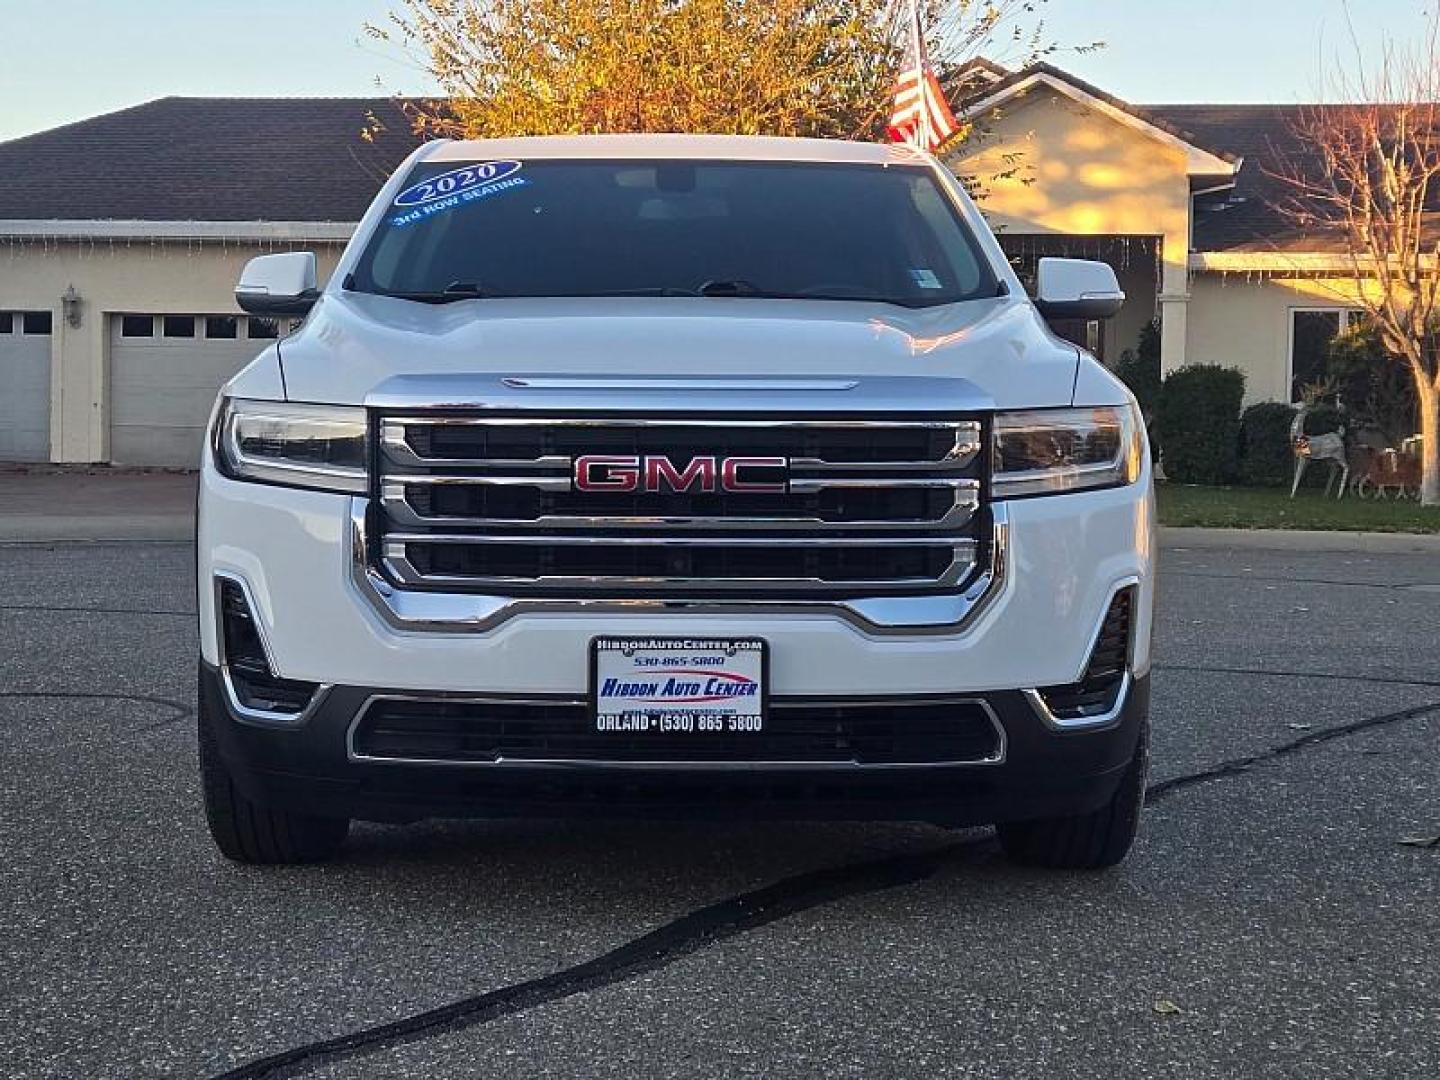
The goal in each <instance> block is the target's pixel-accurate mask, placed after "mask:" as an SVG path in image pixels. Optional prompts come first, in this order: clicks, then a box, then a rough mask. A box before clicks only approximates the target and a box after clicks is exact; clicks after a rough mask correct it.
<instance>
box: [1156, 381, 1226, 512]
mask: <svg viewBox="0 0 1440 1080" xmlns="http://www.w3.org/2000/svg"><path fill="white" fill-rule="evenodd" d="M1244 397H1245V373H1244V372H1242V371H1241V370H1240V369H1239V368H1224V367H1220V366H1218V365H1215V364H1191V365H1188V366H1186V367H1183V368H1180V369H1179V370H1177V371H1173V372H1171V373H1170V377H1169V378H1168V379H1166V380H1165V384H1164V387H1163V388H1162V391H1161V394H1160V401H1159V405H1158V407H1157V408H1156V411H1155V433H1156V436H1157V438H1158V439H1159V441H1160V445H1161V447H1162V448H1163V450H1164V454H1165V475H1166V476H1168V477H1169V478H1170V479H1171V480H1177V481H1179V482H1180V483H1182V484H1223V483H1226V482H1227V481H1229V480H1231V479H1233V478H1234V476H1235V465H1236V450H1237V448H1238V446H1239V442H1240V402H1241V401H1242V400H1244Z"/></svg>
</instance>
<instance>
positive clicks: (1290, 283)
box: [1187, 272, 1358, 405]
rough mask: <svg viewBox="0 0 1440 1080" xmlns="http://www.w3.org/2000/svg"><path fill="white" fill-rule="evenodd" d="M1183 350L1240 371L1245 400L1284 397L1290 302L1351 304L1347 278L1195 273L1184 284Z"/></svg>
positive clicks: (1197, 359)
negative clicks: (1186, 320) (1186, 285)
mask: <svg viewBox="0 0 1440 1080" xmlns="http://www.w3.org/2000/svg"><path fill="white" fill-rule="evenodd" d="M1190 292H1191V301H1190V317H1189V342H1188V346H1187V355H1188V357H1189V361H1190V362H1191V363H1195V364H1220V365H1222V366H1224V367H1238V368H1239V369H1240V370H1241V371H1243V372H1245V403H1246V404H1247V405H1248V404H1251V403H1253V402H1256V401H1288V400H1289V398H1290V321H1291V311H1292V310H1294V309H1295V308H1337V309H1340V308H1348V307H1354V306H1355V305H1354V303H1353V297H1355V296H1356V295H1358V292H1357V283H1356V282H1355V280H1354V279H1353V278H1352V279H1344V278H1322V279H1314V278H1308V279H1296V278H1275V277H1262V276H1261V275H1258V274H1256V275H1247V274H1241V273H1231V274H1218V273H1213V272H1212V273H1200V274H1197V275H1196V276H1195V279H1194V281H1193V282H1192V283H1191V286H1190Z"/></svg>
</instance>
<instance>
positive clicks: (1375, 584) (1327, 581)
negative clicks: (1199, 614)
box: [1162, 570, 1433, 592]
mask: <svg viewBox="0 0 1440 1080" xmlns="http://www.w3.org/2000/svg"><path fill="white" fill-rule="evenodd" d="M1162 575H1163V576H1164V577H1193V578H1210V579H1214V580H1217V581H1274V582H1277V583H1280V584H1284V585H1344V586H1349V587H1353V588H1356V589H1390V590H1396V591H1399V592H1405V591H1407V590H1411V589H1414V588H1415V587H1416V586H1417V585H1430V584H1433V582H1429V581H1409V582H1398V583H1397V582H1388V581H1339V580H1336V579H1334V578H1305V577H1274V576H1272V575H1270V574H1220V573H1211V572H1209V571H1206V570H1165V571H1163V572H1162Z"/></svg>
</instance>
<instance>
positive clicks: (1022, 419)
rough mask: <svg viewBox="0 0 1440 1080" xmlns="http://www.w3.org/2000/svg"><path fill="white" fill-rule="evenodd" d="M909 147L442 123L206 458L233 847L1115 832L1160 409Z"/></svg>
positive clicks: (1135, 721) (237, 854) (290, 290)
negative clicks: (357, 830)
mask: <svg viewBox="0 0 1440 1080" xmlns="http://www.w3.org/2000/svg"><path fill="white" fill-rule="evenodd" d="M1036 278H1037V281H1036V286H1035V291H1036V299H1035V300H1034V301H1032V300H1031V299H1030V298H1029V297H1027V295H1026V293H1025V291H1024V289H1023V288H1022V285H1021V283H1020V281H1019V280H1018V279H1017V277H1016V275H1015V273H1014V272H1013V271H1012V269H1011V267H1010V266H1009V264H1008V263H1007V261H1006V259H1005V256H1004V255H1003V253H1002V252H1001V249H1000V247H999V245H998V244H997V243H996V241H995V238H994V237H993V236H992V235H991V233H990V230H989V229H988V228H987V227H986V225H985V222H984V220H983V219H982V217H981V215H980V214H979V213H978V212H977V210H976V208H975V206H974V205H973V204H972V203H971V202H970V200H969V199H968V198H967V197H966V195H965V193H964V191H963V190H962V188H961V187H960V185H959V184H958V183H957V182H956V180H955V178H954V177H953V176H951V175H950V174H949V172H948V171H947V170H946V169H945V168H944V167H943V166H942V165H940V164H939V163H938V162H937V161H936V160H935V159H933V158H931V157H928V156H926V155H923V154H918V153H916V152H914V151H911V150H908V149H903V148H897V147H893V146H879V145H868V144H857V143H839V142H822V141H812V140H801V139H761V138H729V137H701V136H678V135H649V136H596V137H582V138H537V139H514V140H499V141H489V142H436V143H431V144H429V145H427V146H424V147H422V148H421V149H419V150H417V151H416V152H415V153H414V155H412V156H411V158H410V159H409V160H408V161H406V162H405V163H404V165H403V166H402V167H401V168H400V169H399V170H398V171H397V172H396V173H395V175H394V176H393V177H392V178H391V179H390V181H389V182H388V183H387V184H386V185H385V186H384V188H383V189H382V190H381V192H380V194H379V196H378V197H377V198H376V200H375V202H374V205H373V206H372V207H371V208H370V210H369V211H368V212H367V213H366V215H365V219H364V220H363V221H362V222H361V223H360V226H359V228H358V230H357V231H356V233H355V236H354V239H353V240H352V241H351V242H350V244H349V246H348V247H347V248H346V249H345V252H344V254H343V255H342V256H341V258H340V262H339V265H338V267H337V269H336V271H335V273H334V274H333V276H332V277H331V279H330V281H329V283H328V284H327V285H326V286H325V287H324V288H323V289H320V288H318V287H317V280H316V270H315V260H314V257H313V256H311V255H308V254H298V253H295V254H283V255H269V256H264V257H262V258H258V259H256V260H254V261H253V262H252V263H251V264H250V265H249V266H248V267H247V268H246V270H245V273H244V276H243V278H242V280H241V282H240V285H239V288H238V290H237V297H238V300H239V303H240V306H241V307H242V308H244V309H245V310H247V311H250V312H256V313H265V314H275V313H290V314H298V313H308V314H307V317H306V319H305V322H304V324H303V326H302V327H300V329H298V330H297V331H296V332H295V333H294V334H293V335H292V336H290V337H287V338H285V339H284V340H282V341H280V342H279V343H278V344H276V345H272V346H270V347H269V348H267V349H266V350H265V351H264V352H263V353H262V354H261V355H260V356H259V357H258V358H257V359H256V360H255V362H254V363H253V364H251V365H250V366H249V367H247V368H246V369H245V370H244V371H242V372H241V373H240V374H239V375H237V376H236V377H235V378H234V379H233V380H232V381H231V382H230V383H229V384H228V385H227V386H226V387H225V388H224V390H223V392H222V395H221V398H220V400H219V402H218V403H217V406H216V411H215V417H214V421H213V424H212V428H211V437H210V440H209V444H208V446H207V447H206V450H205V455H204V463H203V471H202V474H201V481H200V505H199V533H198V561H199V581H200V656H201V661H200V760H201V768H202V772H203V776H204V792H205V802H206V810H207V813H208V817H209V821H210V826H211V830H212V832H213V834H214V837H215V840H216V842H217V844H218V845H219V847H220V849H221V851H223V852H224V853H225V854H226V855H228V856H230V857H231V858H233V859H239V860H242V861H247V862H292V861H299V860H310V859H318V858H324V857H327V856H330V855H332V854H334V853H335V852H336V851H337V850H338V849H339V848H340V846H341V844H342V843H343V841H344V838H345V835H346V832H347V829H348V825H349V822H350V820H352V819H364V820H372V821H392V822H404V821H412V820H416V819H418V818H422V817H426V816H483V817H501V816H524V817H551V816H563V815H574V814H581V815H586V816H594V815H620V816H627V815H628V816H636V817H643V818H652V817H665V818H674V817H688V816H696V815H707V816H718V817H721V818H724V819H738V818H753V817H757V816H760V817H770V818H775V817H778V818H791V819H795V818H863V819H873V818H889V819H913V820H922V821H931V822H937V823H942V824H947V825H970V824H979V823H992V822H993V823H995V824H997V825H998V829H999V836H1000V841H1001V843H1002V844H1003V846H1004V848H1005V850H1006V851H1007V852H1008V853H1009V854H1010V855H1011V856H1013V857H1015V858H1017V859H1020V860H1023V861H1027V862H1031V863H1038V864H1042V865H1048V866H1067V867H1072V866H1083V867H1098V866H1105V865H1109V864H1112V863H1114V862H1116V861H1118V860H1119V859H1121V858H1122V857H1123V856H1124V854H1125V853H1126V851H1127V850H1128V848H1129V846H1130V843H1131V840H1132V839H1133V837H1134V834H1135V829H1136V823H1137V818H1138V815H1139V811H1140V806H1141V802H1142V796H1143V790H1144V776H1145V768H1146V760H1147V754H1146V747H1147V712H1148V694H1149V678H1148V672H1149V667H1150V622H1151V605H1152V595H1153V581H1154V559H1155V544H1154V538H1153V529H1154V505H1153V501H1152V495H1151V480H1150V464H1149V459H1148V454H1147V448H1146V440H1145V439H1144V438H1143V431H1142V425H1141V423H1140V420H1139V417H1138V414H1137V410H1136V407H1135V403H1134V401H1133V399H1132V398H1131V396H1130V394H1129V393H1128V392H1127V391H1126V390H1125V388H1124V386H1122V385H1121V384H1120V383H1119V382H1117V381H1116V380H1115V379H1114V378H1113V377H1112V376H1111V375H1110V374H1109V373H1108V372H1107V371H1106V370H1105V369H1104V368H1103V367H1102V366H1101V365H1100V364H1098V363H1097V362H1096V361H1095V360H1094V359H1093V358H1092V357H1090V356H1089V355H1087V354H1086V353H1084V352H1083V351H1081V350H1080V349H1077V348H1076V347H1075V346H1073V345H1071V344H1068V343H1067V342H1065V341H1062V340H1060V339H1059V338H1057V337H1055V336H1054V335H1053V334H1051V332H1050V331H1049V330H1048V329H1047V327H1046V324H1045V322H1044V321H1043V320H1042V314H1043V315H1046V316H1049V317H1052V318H1063V319H1079V320H1088V319H1098V318H1104V317H1106V316H1108V315H1110V314H1113V313H1114V311H1115V310H1116V309H1117V308H1118V307H1119V305H1120V302H1121V301H1122V300H1123V295H1122V294H1121V293H1120V291H1119V289H1118V286H1117V285H1116V281H1115V275H1114V273H1113V272H1112V271H1111V270H1110V269H1109V268H1108V267H1106V266H1104V265H1102V264H1094V263H1084V262H1074V261H1070V260H1059V259H1045V260H1041V261H1040V263H1039V267H1038V272H1037V274H1036Z"/></svg>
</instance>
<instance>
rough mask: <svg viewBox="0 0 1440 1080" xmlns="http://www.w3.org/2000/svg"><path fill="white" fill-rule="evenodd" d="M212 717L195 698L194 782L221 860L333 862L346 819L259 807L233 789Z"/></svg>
mask: <svg viewBox="0 0 1440 1080" xmlns="http://www.w3.org/2000/svg"><path fill="white" fill-rule="evenodd" d="M216 721H217V718H216V717H214V716H213V715H211V713H210V710H209V708H208V707H207V706H206V704H205V695H204V694H203V693H202V694H201V695H200V708H199V726H200V732H199V734H200V780H201V790H202V793H203V795H204V799H205V820H206V822H207V823H208V824H209V826H210V836H211V838H212V839H213V840H214V841H215V846H216V847H218V848H219V849H220V853H221V854H222V855H224V856H225V857H226V858H227V859H232V860H234V861H235V862H238V863H246V864H250V865H289V864H296V863H313V862H323V861H324V860H326V859H331V858H334V856H335V855H336V854H338V853H339V851H340V848H341V847H342V846H343V845H344V843H345V837H346V835H347V834H348V833H349V831H350V822H349V820H348V819H347V818H326V817H312V816H310V815H308V814H295V813H291V812H289V811H286V810H278V809H275V808H273V807H269V806H262V805H261V804H259V803H256V802H253V801H251V800H250V799H248V798H246V797H245V795H244V794H243V793H242V792H241V791H240V789H239V788H238V787H236V785H235V781H234V780H233V779H232V777H231V775H230V770H229V769H227V768H226V767H225V762H224V760H223V759H222V758H221V756H220V747H219V745H218V742H217V740H216V737H215V723H216Z"/></svg>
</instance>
